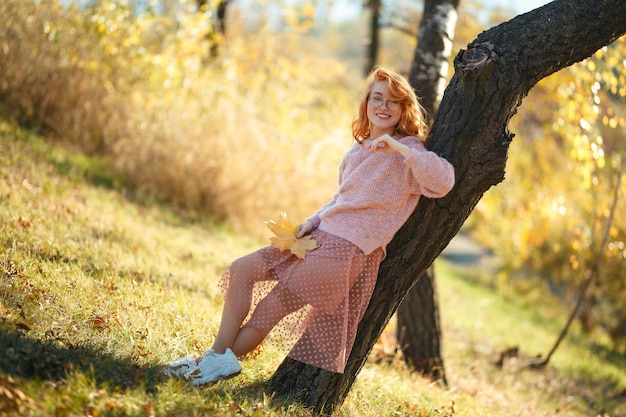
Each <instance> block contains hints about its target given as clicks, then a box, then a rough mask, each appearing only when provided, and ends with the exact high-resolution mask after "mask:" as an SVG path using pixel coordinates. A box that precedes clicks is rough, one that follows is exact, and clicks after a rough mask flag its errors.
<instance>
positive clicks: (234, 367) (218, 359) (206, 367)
mask: <svg viewBox="0 0 626 417" xmlns="http://www.w3.org/2000/svg"><path fill="white" fill-rule="evenodd" d="M240 372H241V364H240V363H239V361H238V360H237V357H236V356H235V354H234V353H233V351H232V350H230V349H226V350H225V351H224V353H222V354H220V353H216V352H215V351H214V350H213V349H209V350H207V351H206V352H204V354H203V355H202V358H201V359H200V362H198V367H197V369H195V370H194V371H192V372H191V373H190V374H188V376H189V379H191V385H194V386H199V385H204V384H209V383H211V382H217V381H220V380H222V379H228V378H232V377H234V376H237V375H239V373H240Z"/></svg>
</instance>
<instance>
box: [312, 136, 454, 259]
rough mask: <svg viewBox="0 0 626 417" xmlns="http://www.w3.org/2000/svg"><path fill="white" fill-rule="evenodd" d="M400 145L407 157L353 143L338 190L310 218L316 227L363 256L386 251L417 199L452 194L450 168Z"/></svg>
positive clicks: (420, 149) (411, 141)
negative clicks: (341, 239)
mask: <svg viewBox="0 0 626 417" xmlns="http://www.w3.org/2000/svg"><path fill="white" fill-rule="evenodd" d="M399 141H400V142H401V143H403V144H405V145H407V146H409V147H410V148H411V154H410V155H409V156H408V157H407V158H404V157H403V156H402V155H400V154H385V153H382V152H372V151H370V150H369V149H368V148H367V147H366V146H365V145H361V144H358V143H356V144H355V145H354V146H353V147H352V148H351V149H350V150H349V151H348V153H346V155H345V156H344V158H343V160H342V161H341V164H340V165H339V188H338V191H337V192H336V193H335V194H334V195H333V199H332V200H331V201H329V202H328V203H326V204H325V205H324V206H323V207H322V208H321V209H320V210H318V211H317V213H315V214H314V215H313V216H311V217H310V218H309V220H311V221H312V222H313V225H314V227H315V228H319V229H320V230H323V231H325V232H327V233H330V234H332V235H335V236H338V237H341V238H343V239H346V240H348V241H350V242H352V243H354V244H355V245H356V246H358V247H359V248H360V249H361V250H362V251H363V253H365V254H370V253H372V252H374V251H375V250H376V249H378V248H382V249H383V251H385V249H386V247H387V244H389V242H390V241H391V239H392V238H393V236H394V235H395V233H396V232H397V231H398V229H400V227H401V226H402V225H403V224H404V222H406V220H407V219H408V218H409V216H410V215H411V213H412V212H413V210H414V209H415V207H416V206H417V202H418V201H419V198H420V196H422V195H424V196H426V197H429V198H438V197H443V196H445V195H446V194H447V193H448V192H449V191H450V190H451V189H452V187H453V185H454V168H453V167H452V165H451V164H450V163H449V162H448V161H446V160H445V159H443V158H441V157H439V156H438V155H437V154H435V153H433V152H431V151H428V150H427V149H426V147H425V146H424V144H423V143H422V141H420V140H419V139H417V138H415V137H413V136H407V137H405V138H402V139H400V140H399Z"/></svg>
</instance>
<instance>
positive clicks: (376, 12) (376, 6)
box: [364, 0, 381, 75]
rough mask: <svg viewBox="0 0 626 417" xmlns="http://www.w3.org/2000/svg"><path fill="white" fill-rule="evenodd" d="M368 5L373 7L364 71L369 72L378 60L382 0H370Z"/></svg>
mask: <svg viewBox="0 0 626 417" xmlns="http://www.w3.org/2000/svg"><path fill="white" fill-rule="evenodd" d="M368 6H369V7H370V8H371V9H372V15H371V17H370V40H369V44H368V46H367V57H366V62H365V68H364V73H365V75H367V74H369V73H370V71H371V70H372V69H373V68H374V66H375V65H376V62H378V44H379V40H378V35H379V30H380V7H381V0H369V2H368Z"/></svg>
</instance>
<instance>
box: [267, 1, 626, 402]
mask: <svg viewBox="0 0 626 417" xmlns="http://www.w3.org/2000/svg"><path fill="white" fill-rule="evenodd" d="M624 33H626V1H624V0H556V1H553V2H551V3H549V4H547V5H545V6H543V7H541V8H539V9H536V10H534V11H531V12H529V13H525V14H523V15H520V16H517V17H515V18H513V19H511V20H510V21H508V22H505V23H502V24H500V25H498V26H496V27H493V28H491V29H489V30H487V31H484V32H482V33H481V34H480V35H478V37H477V38H476V39H475V40H474V41H473V42H472V43H471V44H469V45H468V47H467V50H461V51H459V53H458V54H457V55H456V57H455V59H454V70H455V73H454V76H453V78H452V80H451V81H450V84H449V85H448V87H447V88H446V92H445V94H444V97H443V99H442V101H441V104H440V105H439V110H438V111H437V114H436V117H435V120H434V123H433V127H432V131H431V132H432V134H431V138H430V140H429V148H430V149H431V150H433V151H434V152H436V153H437V154H439V155H442V156H444V157H445V158H446V159H447V160H448V161H450V162H451V163H452V164H453V165H454V168H455V174H456V184H455V186H454V188H453V189H452V191H450V193H449V194H448V195H447V196H446V197H444V198H441V199H432V200H431V199H427V198H422V199H420V202H419V204H418V205H417V207H416V209H415V211H414V212H413V214H412V215H411V216H410V217H409V219H408V220H407V222H406V223H405V224H404V226H403V227H402V228H401V229H400V230H399V231H398V233H396V235H395V237H394V238H393V240H392V241H391V243H390V244H389V246H388V248H387V249H388V254H387V257H386V258H385V260H384V261H383V263H382V264H381V268H380V272H379V274H378V280H377V282H376V288H375V290H374V294H373V296H372V300H371V301H370V304H369V306H368V307H367V309H366V311H365V314H364V317H363V320H362V321H361V323H360V324H359V327H358V331H357V335H356V340H355V343H354V346H353V348H352V352H351V353H350V357H349V359H348V363H347V366H346V369H345V373H343V374H337V373H333V372H328V371H324V370H322V369H319V368H316V367H313V366H310V365H306V364H304V363H301V362H297V361H295V360H293V359H290V358H286V359H285V360H284V361H283V363H282V364H281V365H280V366H279V368H278V369H277V370H276V372H275V373H274V375H273V376H272V378H271V379H270V381H269V383H270V385H271V387H272V389H273V390H274V391H275V392H276V394H277V395H279V396H281V397H288V398H289V399H291V400H295V401H298V402H301V403H303V404H305V405H308V406H311V407H312V408H313V409H314V410H315V411H316V412H319V413H324V414H331V413H333V412H334V411H335V410H336V409H337V407H338V406H340V405H341V404H342V403H343V401H344V399H345V398H346V396H347V395H348V392H349V391H350V389H351V388H352V385H353V384H354V381H355V380H356V377H357V375H358V373H359V372H360V371H361V369H362V367H363V366H364V365H365V361H366V360H367V357H368V356H369V354H370V352H371V350H372V348H373V346H374V344H375V343H376V340H377V339H378V337H379V336H380V334H381V332H382V331H383V330H384V328H385V326H386V325H387V324H388V322H389V320H390V318H391V317H392V315H393V314H394V312H395V311H396V309H397V308H398V306H399V304H400V302H401V301H402V299H404V297H405V296H406V294H407V293H408V291H409V290H410V288H411V287H412V286H413V284H414V283H415V280H416V279H417V278H418V277H419V276H420V275H422V274H423V273H424V272H425V271H426V269H428V267H429V266H430V265H431V264H432V262H433V261H434V260H435V258H437V256H439V254H440V253H441V251H442V250H443V249H444V248H445V247H446V246H447V245H448V243H449V242H450V240H452V238H453V237H454V236H455V235H456V234H457V232H458V231H459V230H460V228H461V226H462V225H463V223H464V222H465V220H466V219H467V218H468V217H469V215H470V213H471V212H472V210H473V209H474V207H475V206H476V204H477V203H478V202H479V201H480V199H481V198H482V196H483V194H484V193H485V192H486V191H487V190H488V189H489V188H491V187H492V186H494V185H496V184H498V183H500V182H501V181H502V180H503V179H504V173H505V168H506V160H507V154H508V149H509V144H510V143H511V141H512V140H513V136H514V135H513V134H512V133H511V132H509V130H508V128H507V127H508V124H509V121H510V120H511V117H513V115H514V114H515V112H516V111H517V107H518V106H519V105H520V104H521V102H522V99H523V98H524V97H525V96H526V95H527V94H528V92H529V91H530V89H531V88H532V87H533V86H534V85H535V84H536V83H537V82H538V81H540V80H541V79H543V78H545V77H547V76H548V75H550V74H553V73H554V72H556V71H558V70H560V69H562V68H565V67H567V66H570V65H572V64H573V63H575V62H578V61H581V60H583V59H585V58H587V57H589V56H591V55H592V54H593V53H594V52H595V51H597V50H598V49H600V48H602V47H603V46H605V45H608V44H609V43H611V42H613V41H614V40H616V39H617V38H619V37H620V36H622V35H623V34H624Z"/></svg>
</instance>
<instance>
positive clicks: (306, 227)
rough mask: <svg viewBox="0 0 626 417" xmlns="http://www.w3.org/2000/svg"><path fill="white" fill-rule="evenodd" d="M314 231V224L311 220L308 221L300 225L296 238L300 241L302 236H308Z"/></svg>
mask: <svg viewBox="0 0 626 417" xmlns="http://www.w3.org/2000/svg"><path fill="white" fill-rule="evenodd" d="M312 231H313V222H312V221H311V220H307V221H305V222H304V223H302V224H301V225H300V228H299V229H298V233H296V237H297V238H298V239H300V238H301V237H302V236H306V235H308V234H309V233H311V232H312Z"/></svg>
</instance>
